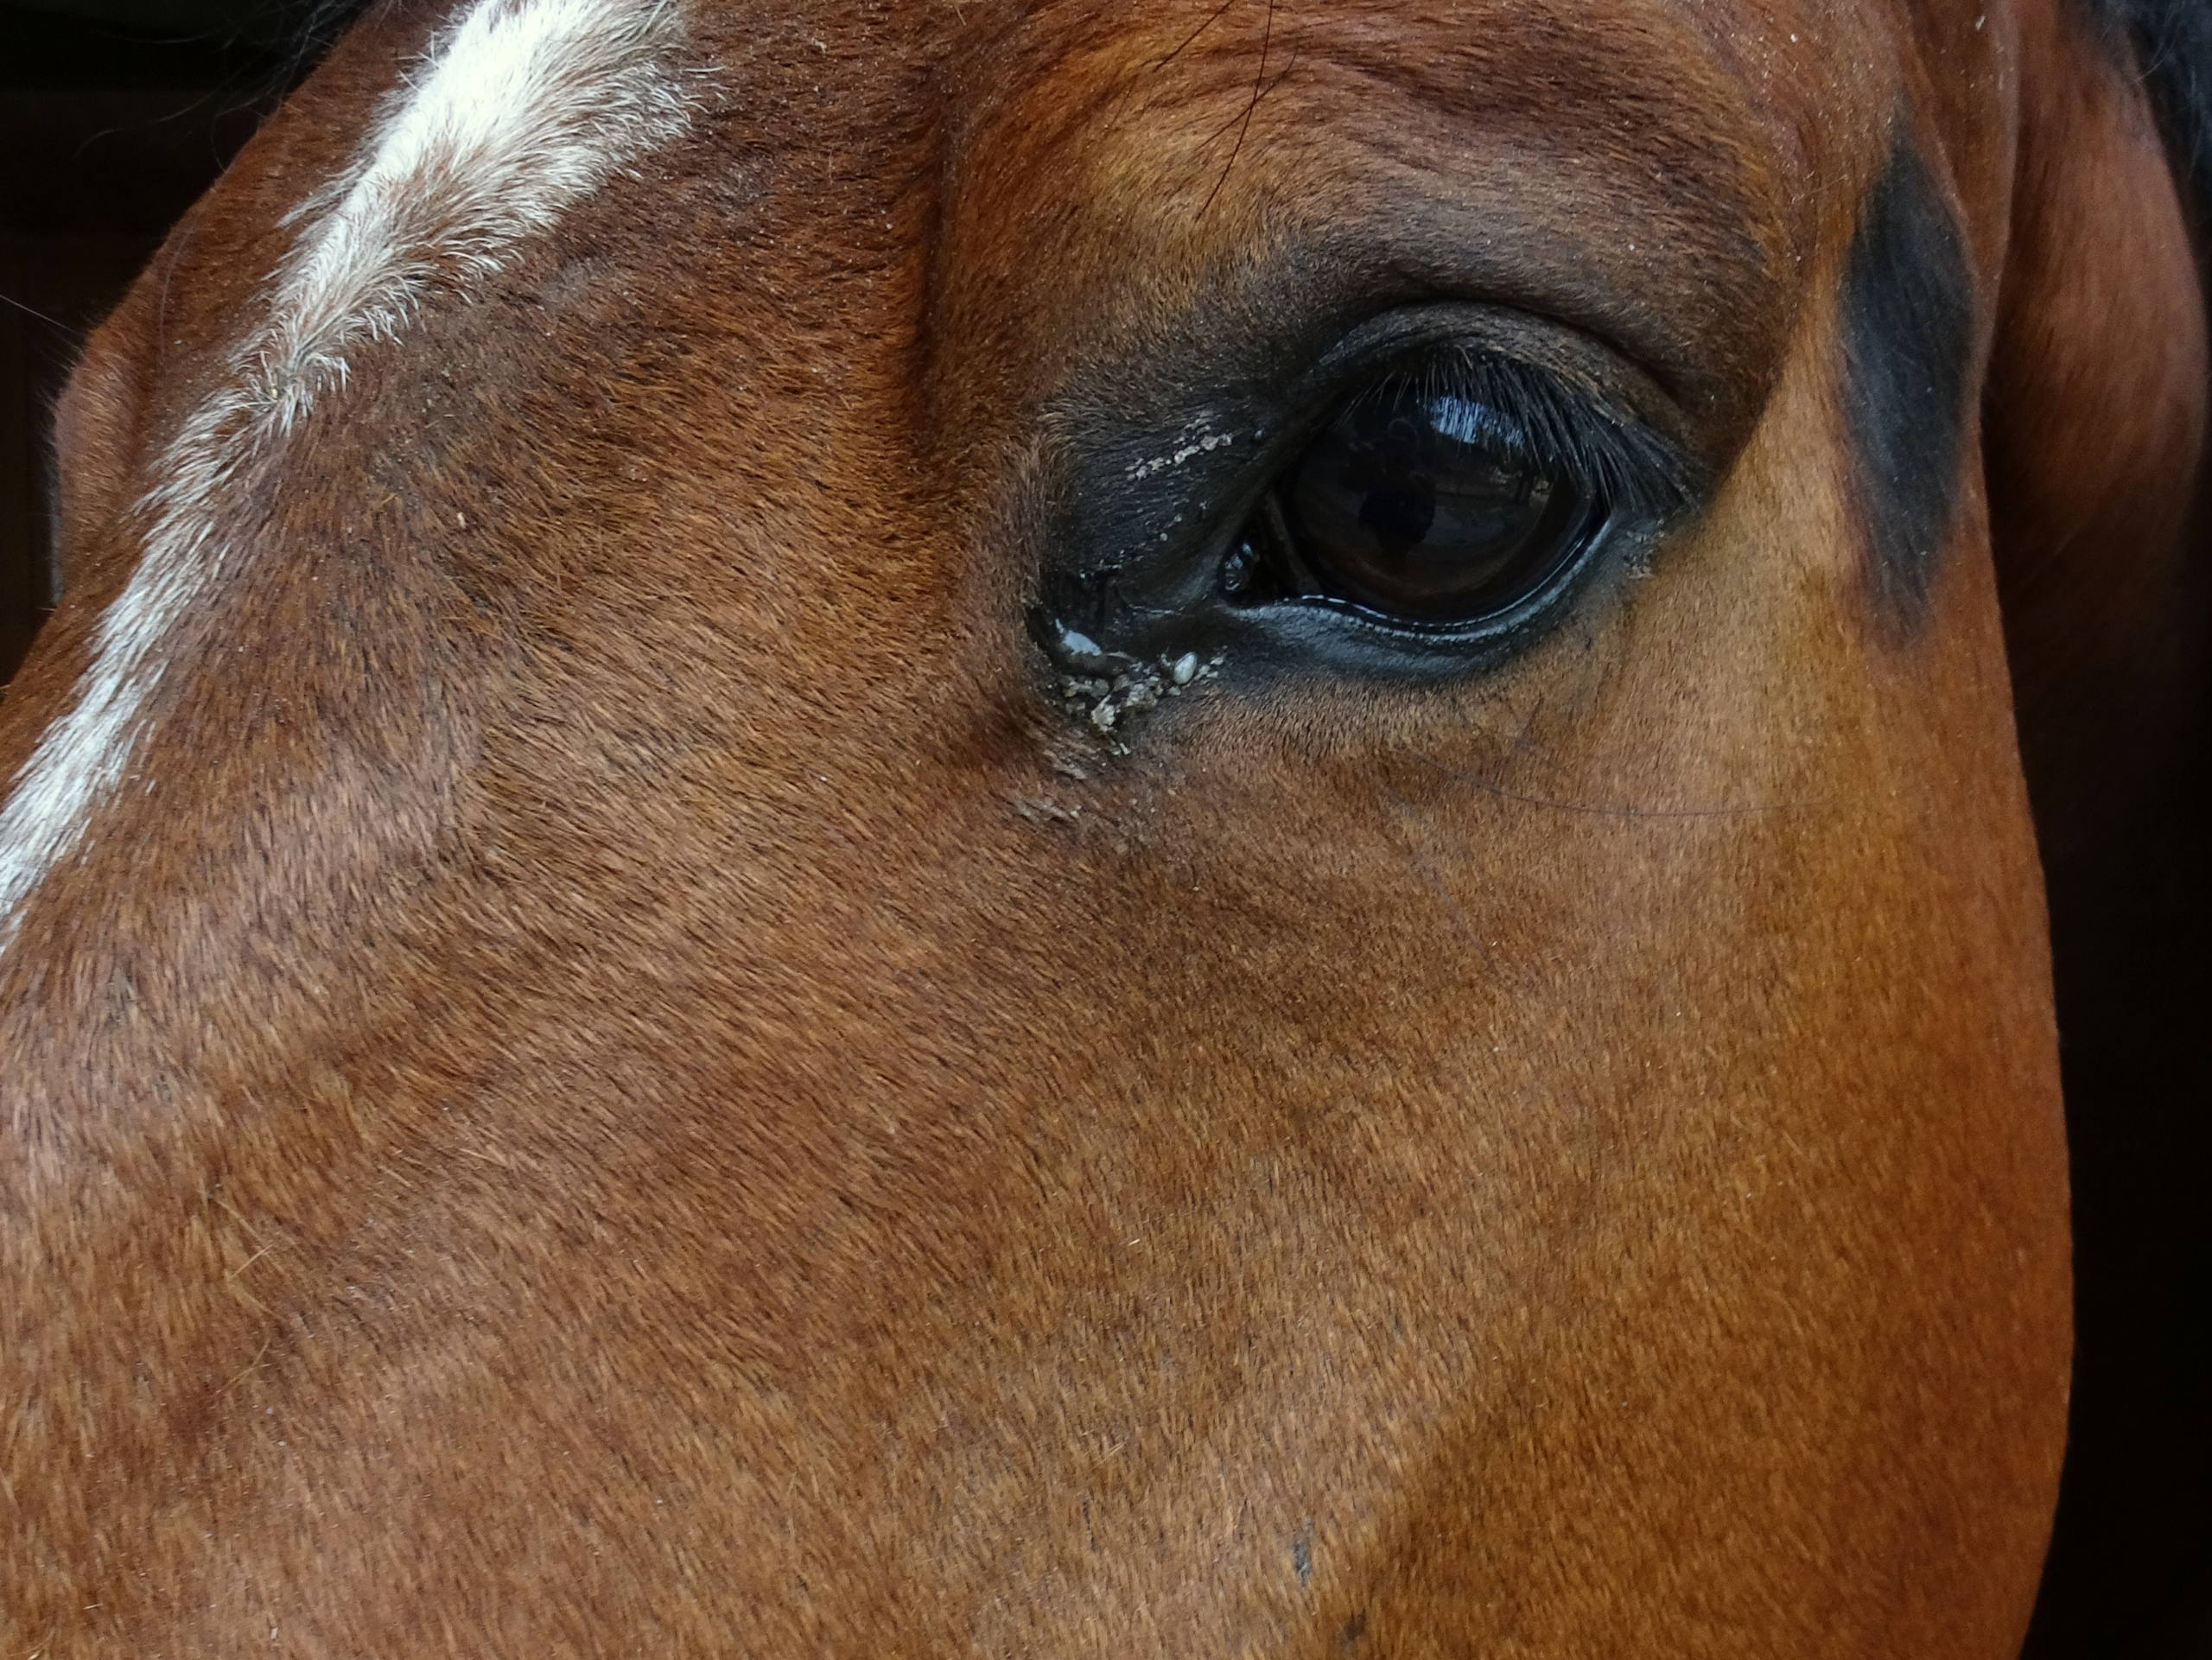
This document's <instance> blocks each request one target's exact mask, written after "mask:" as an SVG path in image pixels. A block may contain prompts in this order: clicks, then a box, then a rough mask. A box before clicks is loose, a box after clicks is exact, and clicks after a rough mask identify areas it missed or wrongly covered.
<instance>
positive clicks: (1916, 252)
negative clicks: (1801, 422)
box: [1843, 137, 1974, 617]
mask: <svg viewBox="0 0 2212 1660" xmlns="http://www.w3.org/2000/svg"><path fill="white" fill-rule="evenodd" d="M1973 355H1974V289H1973V284H1972V281H1971V279H1970V277H1969V276H1968V274H1967V262H1966V251H1965V248H1964V245H1963V244H1962V241H1961V237H1960V233H1959V226H1958V224H1957V221H1956V220H1955V219H1953V218H1952V216H1951V213H1950V209H1949V208H1948V206H1946V204H1945V202H1944V200H1943V197H1942V192H1941V191H1940V189H1939V188H1937V186H1936V181H1935V179H1934V178H1933V177H1932V176H1931V175H1929V171H1928V168H1927V165H1926V164H1925V163H1924V162H1922V160H1921V159H1920V154H1919V152H1918V151H1917V150H1916V149H1914V148H1913V146H1912V144H1911V143H1910V140H1908V139H1906V138H1904V137H1899V138H1898V140H1897V144H1896V146H1895V148H1894V149H1891V152H1890V160H1889V164H1888V166H1887V167H1885V169H1883V172H1882V176H1881V178H1880V179H1879V180H1878V181H1876V183H1875V186H1874V188H1873V190H1872V193H1871V194H1869V195H1868V196H1867V198H1866V207H1865V209H1864V212H1863V213H1862V216H1861V218H1860V219H1859V231H1858V234H1857V235H1856V236H1854V237H1853V239H1852V244H1851V257H1850V261H1849V264H1847V267H1846V270H1845V273H1844V283H1843V360H1844V387H1843V401H1844V413H1845V418H1846V419H1847V422H1848V423H1849V424H1850V429H1851V439H1852V443H1853V447H1854V448H1856V449H1857V451H1858V454H1859V484H1860V492H1859V498H1860V500H1861V502H1862V503H1863V504H1864V507H1865V511H1866V532H1867V541H1868V544H1869V547H1870V551H1871V553H1872V558H1873V575H1874V580H1875V584H1876V587H1877V588H1878V590H1879V591H1880V592H1881V594H1882V595H1884V596H1885V599H1887V600H1888V601H1889V602H1890V603H1891V605H1893V606H1895V607H1897V608H1898V609H1899V610H1900V611H1902V612H1904V613H1905V614H1907V616H1908V617H1910V616H1915V615H1916V614H1917V611H1918V608H1919V607H1920V606H1921V605H1922V603H1923V601H1925V600H1926V598H1927V595H1928V590H1929V586H1930V585H1931V583H1932V582H1934V580H1935V574H1936V557H1937V556H1938V555H1939V554H1940V553H1941V551H1942V547H1943V544H1944V542H1945V541H1946V539H1947V538H1948V535H1949V532H1950V529H1951V515H1952V512H1953V510H1954V509H1955V507H1956V506H1957V498H1958V487H1959V470H1960V460H1961V457H1960V446H1961V442H1963V440H1964V438H1965V435H1966V422H1967V407H1966V401H1967V371H1968V368H1969V366H1971V363H1972V359H1973Z"/></svg>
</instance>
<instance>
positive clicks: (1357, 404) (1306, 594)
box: [1222, 375, 1606, 629]
mask: <svg viewBox="0 0 2212 1660" xmlns="http://www.w3.org/2000/svg"><path fill="white" fill-rule="evenodd" d="M1605 518H1606V511H1605V504H1604V502H1603V501H1602V500H1601V499H1600V496H1599V492H1598V491H1597V490H1595V489H1593V488H1592V487H1590V486H1589V485H1587V484H1586V483H1585V482H1584V481H1583V480H1582V479H1581V477H1580V476H1579V475H1578V472H1577V469H1576V468H1575V467H1574V466H1573V464H1572V463H1571V461H1568V460H1567V459H1565V458H1556V459H1554V458H1549V457H1547V456H1544V455H1541V454H1539V453H1537V446H1535V444H1533V443H1532V442H1530V441H1529V439H1528V438H1527V437H1526V436H1524V435H1523V433H1522V429H1520V428H1519V427H1517V426H1516V424H1515V423H1513V421H1512V420H1511V419H1510V417H1508V416H1507V415H1505V414H1504V413H1503V411H1501V410H1498V409H1497V408H1496V407H1495V406H1493V405H1492V404H1491V403H1489V402H1487V401H1485V400H1484V399H1483V398H1480V397H1478V396H1477V395H1475V394H1474V393H1473V392H1471V391H1462V390H1456V389H1454V388H1452V387H1451V386H1449V385H1434V384H1429V385H1422V384H1419V383H1416V382H1414V381H1413V380H1410V379H1408V378H1407V377H1404V376H1402V375H1401V376H1395V377H1392V378H1389V379H1386V380H1383V381H1382V382H1380V383H1378V384H1376V385H1371V386H1370V387H1369V388H1367V389H1366V390H1364V391H1361V392H1360V393H1358V394H1357V395H1356V396H1354V397H1353V398H1350V399H1348V400H1347V401H1346V402H1345V403H1344V404H1342V405H1340V406H1339V408H1338V410H1337V412H1336V414H1335V416H1334V417H1332V419H1331V420H1330V422H1329V423H1328V425H1327V426H1325V428H1323V429H1322V430H1321V432H1320V434H1319V436H1317V437H1316V438H1315V439H1314V440H1313V442H1312V443H1311V444H1310V445H1308V446H1307V448H1306V451H1305V453H1304V454H1303V455H1300V457H1299V459H1298V460H1297V461H1295V462H1294V463H1293V464H1292V465H1291V467H1289V468H1288V469H1287V471H1286V472H1285V473H1283V474H1281V476H1280V477H1278V478H1277V479H1276V480H1275V481H1274V484H1273V485H1272V486H1270V487H1269V488H1268V493H1267V494H1266V496H1265V497H1264V498H1263V499H1262V501H1261V504H1260V506H1259V509H1258V511H1257V512H1255V513H1254V515H1253V517H1252V518H1251V520H1250V521H1249V523H1248V524H1247V525H1246V526H1245V528H1244V530H1243V533H1242V534H1241V535H1240V536H1239V537H1238V538H1237V539H1236V543H1235V544H1234V545H1233V546H1232V549H1231V550H1230V556H1229V558H1228V560H1227V562H1226V563H1225V564H1224V568H1223V572H1222V592H1223V595H1224V597H1225V598H1226V599H1227V600H1228V601H1230V603H1231V604H1232V605H1236V606H1239V607H1251V606H1257V605H1265V604H1274V603H1281V602H1282V601H1308V602H1313V603H1319V604H1322V605H1328V606H1336V607H1344V606H1349V607H1357V609H1359V610H1362V611H1366V612H1370V613H1374V614H1377V615H1379V616H1381V617H1383V618H1384V619H1387V620H1390V621H1393V622H1396V623H1399V624H1402V625H1410V626H1415V627H1426V628H1431V629H1434V628H1465V627H1467V626H1471V625H1474V624H1479V623H1481V622H1484V621H1485V620H1491V619H1494V618H1497V617H1501V616H1503V615H1504V614H1509V613H1511V612H1513V611H1515V610H1516V608H1517V607H1520V606H1522V604H1523V603H1524V602H1526V601H1528V600H1529V599H1530V598H1531V597H1532V596H1534V595H1537V594H1539V593H1541V592H1542V591H1543V590H1545V589H1546V588H1548V587H1549V586H1550V585H1551V583H1552V582H1553V581H1554V578H1556V577H1558V576H1560V575H1561V574H1562V573H1563V572H1564V571H1565V570H1566V569H1567V568H1568V567H1569V566H1571V565H1573V563H1576V561H1577V560H1578V558H1579V557H1580V555H1581V553H1582V552H1583V551H1584V550H1586V548H1587V547H1588V546H1589V545H1590V544H1591V543H1592V540H1593V539H1594V538H1595V536H1596V533H1597V532H1598V531H1599V530H1601V529H1602V528H1603V527H1604V525H1605Z"/></svg>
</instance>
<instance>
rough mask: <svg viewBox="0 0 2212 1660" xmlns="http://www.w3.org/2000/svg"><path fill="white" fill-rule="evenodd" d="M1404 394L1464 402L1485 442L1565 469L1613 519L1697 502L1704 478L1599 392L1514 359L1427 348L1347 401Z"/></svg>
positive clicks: (1667, 513) (1526, 460) (1650, 516)
mask: <svg viewBox="0 0 2212 1660" xmlns="http://www.w3.org/2000/svg"><path fill="white" fill-rule="evenodd" d="M1398 391H1413V392H1415V393H1418V394H1420V395H1421V396H1424V397H1443V398H1452V399H1453V400H1455V401H1458V402H1460V403H1463V404H1465V405H1466V406H1467V407H1468V408H1469V409H1471V410H1474V411H1476V412H1477V413H1478V415H1479V416H1481V417H1486V418H1484V419H1483V420H1482V422H1481V423H1480V425H1479V426H1478V433H1479V436H1480V437H1481V439H1482V441H1483V442H1485V443H1488V444H1491V445H1493V446H1495V447H1496V448H1497V449H1498V450H1499V452H1500V453H1501V454H1502V455H1504V456H1506V457H1507V458H1508V459H1510V460H1512V461H1517V462H1520V463H1522V464H1523V465H1527V466H1530V467H1539V468H1544V469H1549V468H1554V467H1556V468H1560V469H1561V470H1562V471H1563V472H1564V474H1565V475H1566V477H1567V479H1568V480H1569V481H1570V482H1572V483H1573V484H1574V485H1575V486H1577V487H1580V488H1581V489H1583V490H1585V491H1586V492H1588V493H1590V494H1591V495H1592V496H1593V497H1595V498H1596V499H1598V500H1599V502H1601V503H1603V504H1604V505H1605V509H1606V512H1607V513H1608V515H1609V516H1611V517H1615V518H1627V519H1634V520H1640V521H1643V522H1645V523H1649V524H1663V523H1665V522H1666V521H1668V520H1669V519H1672V518H1675V517H1676V516H1677V515H1678V514H1680V513H1681V512H1682V511H1683V510H1684V509H1686V508H1687V507H1688V506H1689V504H1690V502H1691V501H1692V500H1693V499H1694V497H1695V495H1696V493H1697V488H1698V485H1699V482H1700V480H1699V478H1698V475H1697V473H1696V470H1695V468H1694V467H1692V466H1691V465H1690V463H1689V461H1688V459H1687V458H1686V457H1685V456H1684V455H1682V453H1681V451H1680V450H1679V449H1677V448H1675V446H1674V445H1672V444H1669V443H1668V442H1665V441H1663V440H1662V439H1661V438H1660V437H1658V436H1657V435H1656V434H1655V433H1653V432H1652V431H1651V430H1650V429H1649V427H1647V426H1646V425H1645V424H1644V423H1643V422H1642V421H1640V420H1638V419H1637V417H1635V416H1633V415H1631V414H1629V413H1628V412H1626V411H1624V410H1621V409H1620V408H1619V407H1618V404H1616V403H1615V402H1614V400H1613V399H1612V398H1610V397H1608V396H1607V395H1606V394H1605V392H1604V391H1602V390H1601V389H1599V388H1598V387H1595V386H1588V385H1585V386H1582V387H1580V388H1570V387H1569V386H1568V385H1566V384H1564V383H1563V382H1562V381H1561V379H1560V378H1559V377H1558V376H1556V375H1555V374H1554V373H1551V372H1547V371H1545V370H1541V369H1538V368H1536V367H1535V366H1533V365H1530V364H1527V363H1524V362H1522V361H1521V360H1519V359H1515V358H1510V357H1505V356H1503V355H1501V354H1498V353H1494V352H1487V351H1483V350H1480V349H1478V348H1477V347H1470V346H1454V347H1446V348H1444V349H1441V350H1435V349H1432V350H1429V351H1427V352H1425V353H1421V355H1420V356H1418V357H1416V358H1413V359H1410V360H1407V361H1404V362H1402V365H1401V366H1398V367H1396V368H1384V369H1383V370H1382V371H1381V372H1379V373H1376V374H1373V375H1371V376H1370V378H1368V379H1367V381H1366V384H1365V385H1363V387H1362V389H1361V390H1360V391H1358V392H1357V394H1356V395H1355V396H1354V397H1353V398H1351V399H1348V400H1346V402H1347V403H1349V404H1360V403H1363V402H1366V401H1369V400H1373V399H1381V398H1387V397H1389V396H1390V395H1392V394H1393V393H1395V392H1398ZM1329 407H1330V408H1331V410H1334V409H1336V408H1341V407H1344V405H1343V404H1335V405H1331V406H1329Z"/></svg>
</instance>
